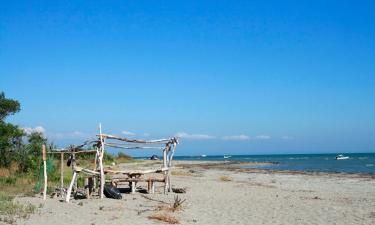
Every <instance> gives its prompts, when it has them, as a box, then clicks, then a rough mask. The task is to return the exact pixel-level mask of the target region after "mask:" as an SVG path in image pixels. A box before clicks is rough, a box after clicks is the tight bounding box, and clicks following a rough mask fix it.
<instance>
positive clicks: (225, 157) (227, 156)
mask: <svg viewBox="0 0 375 225" xmlns="http://www.w3.org/2000/svg"><path fill="white" fill-rule="evenodd" d="M230 157H232V156H230V155H225V156H224V159H228V158H230Z"/></svg>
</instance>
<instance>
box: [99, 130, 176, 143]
mask: <svg viewBox="0 0 375 225" xmlns="http://www.w3.org/2000/svg"><path fill="white" fill-rule="evenodd" d="M97 136H99V137H103V138H107V139H114V140H119V141H126V142H129V143H139V144H156V143H158V144H167V143H173V142H175V138H171V139H158V140H136V139H129V138H124V137H116V136H114V135H109V134H102V133H100V134H99V135H97Z"/></svg>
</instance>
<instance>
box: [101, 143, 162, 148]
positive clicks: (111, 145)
mask: <svg viewBox="0 0 375 225" xmlns="http://www.w3.org/2000/svg"><path fill="white" fill-rule="evenodd" d="M105 145H106V146H109V147H114V148H122V149H163V147H149V146H121V145H117V144H105Z"/></svg>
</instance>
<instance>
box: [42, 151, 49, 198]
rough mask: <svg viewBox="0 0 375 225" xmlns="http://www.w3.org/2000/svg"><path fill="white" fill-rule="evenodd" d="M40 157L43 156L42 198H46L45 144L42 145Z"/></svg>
mask: <svg viewBox="0 0 375 225" xmlns="http://www.w3.org/2000/svg"><path fill="white" fill-rule="evenodd" d="M42 158H43V174H44V188H43V200H46V199H47V182H48V178H47V162H46V160H47V154H46V146H45V145H42Z"/></svg>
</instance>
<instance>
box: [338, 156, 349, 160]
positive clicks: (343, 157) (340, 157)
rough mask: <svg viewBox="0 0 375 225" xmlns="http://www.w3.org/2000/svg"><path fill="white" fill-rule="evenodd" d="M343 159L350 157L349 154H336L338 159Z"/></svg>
mask: <svg viewBox="0 0 375 225" xmlns="http://www.w3.org/2000/svg"><path fill="white" fill-rule="evenodd" d="M343 159H349V156H344V155H338V156H336V160H343Z"/></svg>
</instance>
